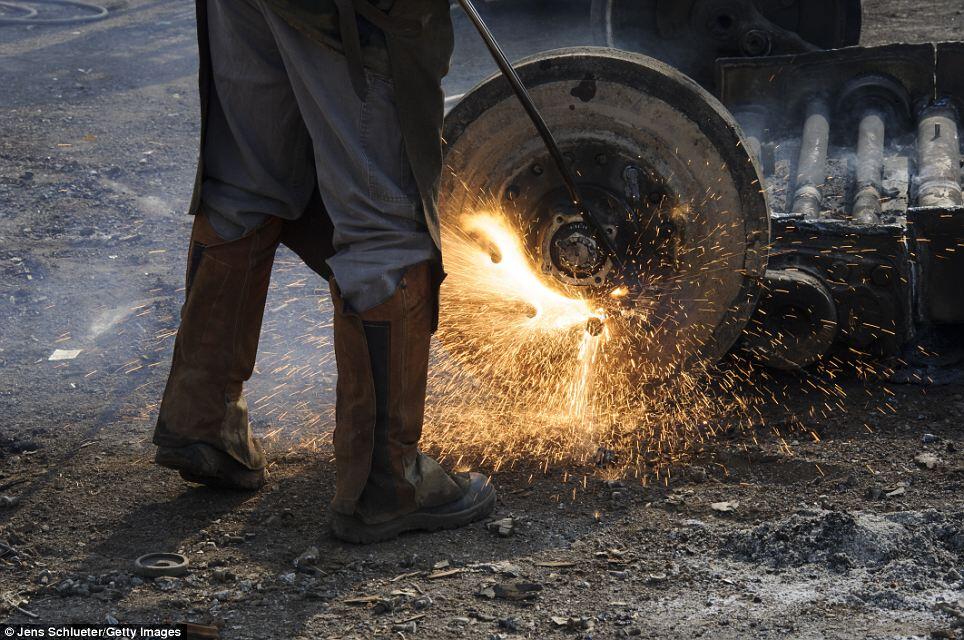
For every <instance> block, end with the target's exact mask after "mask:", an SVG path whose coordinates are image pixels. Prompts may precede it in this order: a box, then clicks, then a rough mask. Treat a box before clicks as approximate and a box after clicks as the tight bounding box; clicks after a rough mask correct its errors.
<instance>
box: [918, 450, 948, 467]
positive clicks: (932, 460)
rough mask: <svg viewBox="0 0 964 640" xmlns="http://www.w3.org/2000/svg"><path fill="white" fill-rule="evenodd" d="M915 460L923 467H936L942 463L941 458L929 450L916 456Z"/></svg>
mask: <svg viewBox="0 0 964 640" xmlns="http://www.w3.org/2000/svg"><path fill="white" fill-rule="evenodd" d="M914 462H916V463H917V466H918V467H920V468H921V469H936V468H937V467H939V466H940V465H941V459H940V458H938V457H937V456H936V455H934V454H933V453H929V452H927V453H921V454H918V455H916V456H914Z"/></svg>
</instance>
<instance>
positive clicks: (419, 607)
mask: <svg viewBox="0 0 964 640" xmlns="http://www.w3.org/2000/svg"><path fill="white" fill-rule="evenodd" d="M432 604H433V602H432V599H431V598H430V597H428V596H422V597H421V598H416V599H415V600H413V601H412V608H413V609H415V610H416V611H425V610H426V609H429V608H431V606H432Z"/></svg>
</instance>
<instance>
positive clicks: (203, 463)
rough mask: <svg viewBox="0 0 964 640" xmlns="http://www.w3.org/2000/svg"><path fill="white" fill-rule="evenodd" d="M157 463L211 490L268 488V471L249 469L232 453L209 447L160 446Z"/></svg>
mask: <svg viewBox="0 0 964 640" xmlns="http://www.w3.org/2000/svg"><path fill="white" fill-rule="evenodd" d="M154 462H156V463H157V464H159V465H161V466H162V467H167V468H168V469H175V470H177V471H178V472H180V474H181V477H182V478H184V479H185V480H187V481H188V482H194V483H197V484H203V485H207V486H209V487H219V488H221V489H234V490H237V491H257V490H258V489H260V488H261V487H262V486H264V480H265V472H264V469H248V468H247V467H245V466H244V465H242V464H241V463H240V462H238V461H237V460H235V459H234V458H232V457H231V456H229V455H228V454H226V453H224V452H223V451H219V450H217V449H215V448H214V447H212V446H211V445H207V444H202V443H197V444H191V445H188V446H186V447H158V448H157V454H156V455H155V456H154Z"/></svg>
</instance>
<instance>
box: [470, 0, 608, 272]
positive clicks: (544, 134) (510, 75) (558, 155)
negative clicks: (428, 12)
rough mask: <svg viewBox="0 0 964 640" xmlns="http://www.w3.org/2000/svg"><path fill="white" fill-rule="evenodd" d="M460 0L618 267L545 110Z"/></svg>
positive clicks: (479, 18) (578, 206)
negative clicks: (545, 114)
mask: <svg viewBox="0 0 964 640" xmlns="http://www.w3.org/2000/svg"><path fill="white" fill-rule="evenodd" d="M459 4H460V5H461V6H462V9H463V10H464V11H465V13H466V15H467V16H468V17H469V20H471V21H472V24H473V25H475V28H476V30H477V31H478V32H479V35H480V36H482V40H483V41H484V42H485V46H486V47H487V48H488V50H489V53H490V54H492V58H493V59H494V60H495V64H496V65H498V67H499V70H500V71H501V72H502V75H503V76H505V79H506V80H508V81H509V85H511V87H512V90H513V91H514V92H515V95H516V97H517V98H518V99H519V102H520V103H521V104H522V108H523V109H525V112H526V114H527V115H528V116H529V119H530V120H532V124H533V125H535V127H536V130H537V131H538V132H539V136H540V137H541V138H542V141H543V143H545V145H546V149H547V150H548V151H549V155H550V156H551V157H552V160H553V162H554V163H555V165H556V168H557V169H558V170H559V175H560V176H562V181H563V182H564V183H565V185H566V190H567V191H568V192H569V197H570V198H571V199H572V204H573V205H575V207H576V211H577V212H578V213H579V215H580V216H582V219H583V221H585V223H586V224H588V225H589V227H590V228H592V230H593V231H595V232H596V236H597V237H598V238H599V240H600V241H601V242H602V243H603V245H605V247H606V250H607V251H608V253H609V255H610V258H611V259H612V261H613V264H614V265H616V266H617V267H621V266H622V261H621V260H620V259H619V255H618V254H617V253H616V245H615V244H614V243H613V240H612V238H610V237H609V234H608V233H606V229H605V227H604V226H603V225H602V223H601V222H600V221H599V220H598V219H597V218H596V216H595V215H594V214H593V213H592V211H590V210H589V208H588V207H587V206H586V202H585V200H583V198H582V195H581V194H580V193H579V187H578V186H577V185H576V180H575V178H574V177H573V175H572V172H571V171H570V170H569V166H568V165H567V164H566V159H565V158H564V157H563V156H562V152H561V151H560V150H559V145H558V144H557V143H556V139H555V137H553V135H552V131H550V130H549V126H548V125H547V124H546V121H545V119H543V117H542V114H541V113H539V109H538V108H536V105H535V103H533V102H532V96H530V95H529V91H528V90H527V89H526V87H525V85H524V84H522V79H521V78H519V74H518V73H516V70H515V69H514V68H513V67H512V64H511V63H510V62H509V59H508V58H507V57H506V55H505V52H504V51H502V47H501V46H499V43H498V41H497V40H496V39H495V36H494V35H492V31H490V30H489V27H488V26H487V25H486V24H485V21H484V20H483V19H482V16H480V15H479V12H478V11H477V10H476V8H475V5H473V4H472V0H459Z"/></svg>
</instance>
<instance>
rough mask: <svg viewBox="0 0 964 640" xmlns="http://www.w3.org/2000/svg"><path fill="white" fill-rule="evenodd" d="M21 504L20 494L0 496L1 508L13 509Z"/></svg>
mask: <svg viewBox="0 0 964 640" xmlns="http://www.w3.org/2000/svg"><path fill="white" fill-rule="evenodd" d="M18 504H20V496H0V509H12V508H13V507H15V506H17V505H18Z"/></svg>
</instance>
